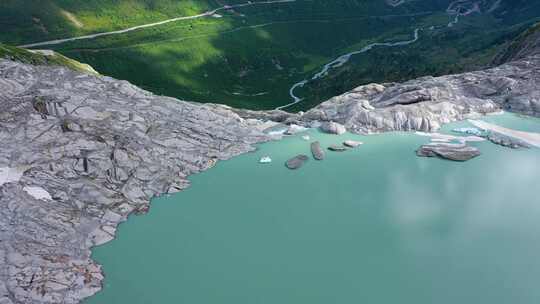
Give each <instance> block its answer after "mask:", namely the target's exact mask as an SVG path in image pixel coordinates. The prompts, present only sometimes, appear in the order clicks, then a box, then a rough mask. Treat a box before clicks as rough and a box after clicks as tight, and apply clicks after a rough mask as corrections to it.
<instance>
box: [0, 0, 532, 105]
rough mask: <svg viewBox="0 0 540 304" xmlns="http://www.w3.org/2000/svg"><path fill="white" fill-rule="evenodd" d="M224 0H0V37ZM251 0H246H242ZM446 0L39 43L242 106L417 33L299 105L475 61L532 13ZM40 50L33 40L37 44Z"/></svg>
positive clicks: (234, 14)
mask: <svg viewBox="0 0 540 304" xmlns="http://www.w3.org/2000/svg"><path fill="white" fill-rule="evenodd" d="M245 2H246V1H238V0H236V1H231V0H228V1H225V0H208V1H205V0H182V1H173V0H117V1H113V0H87V1H83V0H41V1H31V0H22V1H20V0H17V1H15V0H4V2H2V3H0V25H1V26H3V27H4V28H6V29H8V30H7V31H2V32H0V41H4V42H11V43H16V44H26V43H31V42H39V41H43V40H49V39H56V38H65V37H71V36H77V35H84V34H89V33H95V32H102V31H109V30H117V29H122V28H126V27H129V26H134V25H139V24H143V23H148V22H155V21H160V20H164V19H167V18H171V17H178V16H187V15H193V14H199V13H201V12H205V11H208V10H210V9H212V8H217V7H221V6H223V5H224V4H229V5H230V4H237V3H245ZM254 2H255V1H254ZM450 2H451V1H448V0H425V1H409V2H406V3H405V4H403V5H400V6H398V7H392V6H390V5H388V4H387V3H386V1H384V0H335V1H327V0H309V1H308V0H298V1H296V2H293V3H279V4H277V3H276V4H264V5H263V4H261V5H256V6H249V7H243V8H236V9H234V10H227V11H220V12H219V16H213V17H205V18H201V19H193V20H184V21H177V22H173V23H168V24H164V25H160V26H157V27H152V28H147V29H142V30H137V31H133V32H129V33H125V34H122V35H114V36H106V37H101V38H96V39H91V40H79V41H74V42H69V43H63V44H59V45H51V46H46V48H51V49H54V50H56V51H58V52H60V53H62V54H65V55H67V56H68V57H71V58H75V59H77V60H80V61H82V62H87V63H89V64H90V65H92V66H93V67H94V68H96V69H97V70H98V71H99V72H100V73H102V74H106V75H110V76H113V77H116V78H120V79H126V80H129V81H131V82H133V83H135V84H137V85H139V86H141V87H143V88H146V89H148V90H150V91H153V92H155V93H158V94H164V95H171V96H175V97H178V98H182V99H189V100H195V101H200V102H219V103H226V104H229V105H231V106H236V107H245V108H252V109H271V108H274V107H276V106H279V105H283V104H286V103H289V102H290V101H291V97H290V96H289V89H290V87H291V86H292V85H293V84H294V83H296V82H298V81H302V80H303V79H309V78H311V76H312V75H313V74H315V73H317V72H318V71H319V70H320V69H321V66H323V65H324V64H326V63H328V62H329V61H331V60H333V59H335V58H336V57H338V56H340V55H342V54H345V53H347V52H350V51H354V50H358V49H361V48H362V47H364V46H366V45H368V44H370V43H373V42H393V41H401V40H408V39H411V36H412V32H413V30H414V29H415V28H421V29H422V30H421V31H420V39H419V40H418V41H417V42H416V43H415V44H411V45H408V46H402V47H397V48H385V47H377V48H374V49H373V50H372V51H370V52H368V53H364V54H362V55H358V56H354V57H352V58H351V61H350V62H349V63H347V64H345V65H343V66H342V67H340V68H337V69H332V70H331V71H330V73H329V74H328V75H327V76H326V77H324V78H322V79H319V80H317V81H311V82H309V83H308V84H307V85H306V86H305V87H304V88H301V89H299V90H297V91H295V93H296V94H297V95H298V96H301V97H302V98H304V100H303V101H302V102H301V103H300V104H298V105H297V106H295V107H292V108H291V109H290V110H293V111H296V110H304V109H306V108H309V107H311V106H313V105H315V104H317V103H319V102H321V101H323V100H325V99H327V98H329V97H331V96H334V95H337V94H340V93H343V92H345V91H347V90H350V89H352V88H354V87H356V86H358V85H361V84H365V83H369V82H387V81H399V80H405V79H409V78H413V77H418V76H424V75H440V74H446V73H454V72H461V71H464V70H470V69H474V68H478V67H481V66H485V65H486V64H487V63H489V62H490V61H491V59H492V58H493V56H494V54H495V53H496V52H497V51H498V50H499V49H500V48H501V47H503V46H505V45H507V44H508V41H511V40H512V39H513V37H515V36H516V35H517V33H519V32H520V31H522V30H523V29H524V28H525V27H527V26H528V25H529V24H531V22H533V21H534V20H537V17H538V16H540V2H535V1H528V2H527V1H522V0H517V1H511V0H502V1H496V0H482V1H473V0H470V1H464V2H463V3H464V4H463V7H462V8H461V10H460V12H465V11H467V10H469V9H475V6H474V5H475V4H476V3H478V4H479V6H478V10H477V11H474V12H472V13H470V14H468V15H467V16H462V17H459V22H458V23H456V24H455V25H453V26H451V27H450V26H448V25H449V23H451V22H452V21H453V20H454V18H455V15H452V14H451V15H449V14H448V13H447V11H446V10H447V8H448V6H449V3H450ZM40 48H42V47H40Z"/></svg>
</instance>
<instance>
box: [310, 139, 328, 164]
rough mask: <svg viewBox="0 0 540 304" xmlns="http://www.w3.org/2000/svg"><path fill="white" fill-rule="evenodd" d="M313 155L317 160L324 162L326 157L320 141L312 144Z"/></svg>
mask: <svg viewBox="0 0 540 304" xmlns="http://www.w3.org/2000/svg"><path fill="white" fill-rule="evenodd" d="M311 153H312V154H313V158H315V159H316V160H323V159H324V158H325V156H326V155H325V153H324V150H323V149H322V148H321V143H320V142H318V141H316V142H313V143H311Z"/></svg>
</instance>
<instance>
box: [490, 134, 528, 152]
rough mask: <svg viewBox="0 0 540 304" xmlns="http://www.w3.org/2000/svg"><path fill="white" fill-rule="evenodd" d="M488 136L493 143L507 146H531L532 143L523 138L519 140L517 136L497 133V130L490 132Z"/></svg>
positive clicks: (515, 147)
mask: <svg viewBox="0 0 540 304" xmlns="http://www.w3.org/2000/svg"><path fill="white" fill-rule="evenodd" d="M486 138H487V140H489V141H491V142H492V143H494V144H496V145H499V146H503V147H507V148H512V149H521V148H525V149H529V148H531V145H529V144H528V143H526V142H524V141H522V140H519V139H517V138H512V137H510V136H506V135H503V134H500V133H496V132H489V134H488V135H487V136H486Z"/></svg>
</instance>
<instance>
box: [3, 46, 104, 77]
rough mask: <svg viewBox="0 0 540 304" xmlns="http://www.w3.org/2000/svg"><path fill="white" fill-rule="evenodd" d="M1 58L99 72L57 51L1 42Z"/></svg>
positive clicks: (86, 71)
mask: <svg viewBox="0 0 540 304" xmlns="http://www.w3.org/2000/svg"><path fill="white" fill-rule="evenodd" d="M0 58H5V59H9V60H14V61H19V62H23V63H28V64H34V65H57V66H64V67H67V68H70V69H72V70H75V71H79V72H83V73H90V74H97V72H96V71H95V70H94V69H93V68H92V67H91V66H89V65H87V64H83V63H80V62H78V61H76V60H73V59H70V58H68V57H65V56H63V55H61V54H58V53H56V52H50V51H46V52H39V51H28V50H25V49H21V48H18V47H13V46H8V45H4V44H1V43H0Z"/></svg>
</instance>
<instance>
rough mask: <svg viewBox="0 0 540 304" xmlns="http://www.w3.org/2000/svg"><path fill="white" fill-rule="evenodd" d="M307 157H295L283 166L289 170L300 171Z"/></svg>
mask: <svg viewBox="0 0 540 304" xmlns="http://www.w3.org/2000/svg"><path fill="white" fill-rule="evenodd" d="M308 159H309V157H308V156H307V155H303V154H302V155H297V156H295V157H293V158H291V159H289V160H288V161H287V162H286V163H285V166H286V167H287V168H289V169H291V170H296V169H300V168H301V167H302V166H303V165H304V164H305V163H306V162H307V161H308Z"/></svg>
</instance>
